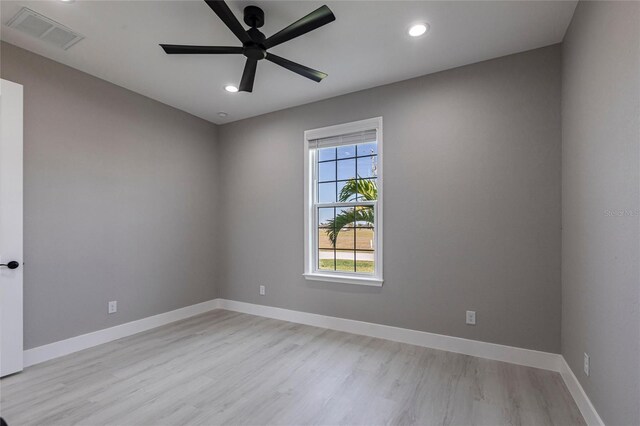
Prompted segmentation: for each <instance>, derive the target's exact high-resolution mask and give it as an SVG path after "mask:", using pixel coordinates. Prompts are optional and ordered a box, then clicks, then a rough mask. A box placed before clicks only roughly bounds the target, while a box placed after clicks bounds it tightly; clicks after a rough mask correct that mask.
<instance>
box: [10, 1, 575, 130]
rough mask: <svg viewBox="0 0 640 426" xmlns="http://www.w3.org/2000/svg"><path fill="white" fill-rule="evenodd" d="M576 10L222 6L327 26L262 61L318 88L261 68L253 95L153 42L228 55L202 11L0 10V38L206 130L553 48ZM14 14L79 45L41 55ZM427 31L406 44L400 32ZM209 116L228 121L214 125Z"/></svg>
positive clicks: (100, 4) (275, 22)
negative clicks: (275, 58)
mask: <svg viewBox="0 0 640 426" xmlns="http://www.w3.org/2000/svg"><path fill="white" fill-rule="evenodd" d="M576 3H577V2H576V1H497V2H494V1H471V2H466V1H444V2H427V1H417V2H410V1H327V2H319V1H231V2H229V5H230V7H231V9H232V10H233V11H234V13H235V14H236V17H238V19H239V20H240V21H241V22H242V9H243V8H244V7H245V6H247V5H249V4H256V5H258V6H260V7H261V8H262V9H263V10H264V12H265V18H266V19H265V20H266V23H265V25H264V27H262V28H261V31H262V32H263V33H265V35H267V37H268V36H269V35H271V34H273V33H275V32H276V31H278V30H280V29H281V28H283V27H285V26H287V25H289V24H290V23H292V22H294V21H295V20H297V19H299V18H301V17H302V16H304V15H306V14H307V13H309V12H311V11H313V10H314V9H316V8H318V7H320V6H321V5H322V4H327V5H328V6H329V7H330V8H331V10H332V11H333V12H334V14H335V15H336V21H334V22H332V23H330V24H328V25H326V26H324V27H322V28H320V29H318V30H315V31H313V32H311V33H308V34H306V35H304V36H301V37H299V38H297V39H294V40H291V41H289V42H287V43H285V44H282V45H279V46H276V47H274V48H273V49H272V50H271V52H272V53H275V54H277V55H280V56H283V57H285V58H287V59H290V60H292V61H295V62H299V63H302V64H304V65H307V66H309V67H312V68H315V69H318V70H320V71H324V72H326V73H328V74H329V77H327V78H326V79H325V80H323V81H322V82H321V83H315V82H313V81H311V80H307V79H305V78H303V77H300V76H298V75H297V74H294V73H291V72H290V71H287V70H285V69H284V68H280V67H278V66H276V65H275V64H272V63H270V62H267V61H261V62H260V63H259V64H258V73H257V77H256V81H255V85H254V91H253V93H235V94H231V93H227V92H225V91H224V89H223V87H224V85H225V84H228V83H234V84H238V83H239V80H240V76H241V75H242V69H243V66H244V56H242V55H206V56H205V55H202V56H200V55H184V56H183V55H172V56H169V55H166V54H165V53H164V52H163V51H162V49H161V48H160V47H159V46H158V43H170V44H198V45H220V46H225V45H227V46H240V42H239V41H238V40H237V39H236V38H235V37H234V35H233V34H232V33H231V31H229V30H228V29H227V28H226V27H225V26H224V25H223V24H222V22H221V21H220V19H218V17H217V16H216V15H215V14H214V13H213V11H212V10H211V9H209V7H208V6H207V5H206V4H205V3H204V2H203V1H199V0H198V1H82V0H77V1H76V2H74V3H63V2H61V1H59V0H47V1H42V0H40V1H7V0H2V1H1V2H0V16H1V19H2V24H3V25H2V33H1V37H2V40H5V41H7V42H9V43H12V44H15V45H17V46H20V47H22V48H25V49H28V50H30V51H33V52H35V53H37V54H40V55H43V56H46V57H48V58H51V59H53V60H55V61H58V62H61V63H63V64H66V65H69V66H71V67H74V68H77V69H79V70H82V71H85V72H87V73H89V74H92V75H94V76H97V77H99V78H102V79H104V80H107V81H110V82H112V83H115V84H117V85H119V86H122V87H126V88H127V89H130V90H133V91H134V92H138V93H141V94H143V95H145V96H148V97H150V98H153V99H156V100H158V101H160V102H163V103H166V104H168V105H172V106H174V107H176V108H179V109H181V110H184V111H187V112H189V113H191V114H193V115H196V116H198V117H202V118H204V119H206V120H209V121H212V122H214V123H225V122H230V121H234V120H239V119H242V118H246V117H251V116H255V115H259V114H264V113H267V112H271V111H276V110H279V109H283V108H287V107H291V106H295V105H301V104H304V103H308V102H312V101H316V100H320V99H325V98H329V97H332V96H336V95H340V94H344V93H349V92H353V91H357V90H361V89H366V88H370V87H374V86H379V85H382V84H387V83H391V82H395V81H400V80H405V79H408V78H411V77H416V76H419V75H423V74H429V73H432V72H436V71H441V70H445V69H448V68H453V67H457V66H461V65H465V64H470V63H474V62H478V61H482V60H486V59H491V58H495V57H499V56H503V55H507V54H511V53H516V52H521V51H525V50H529V49H534V48H537V47H542V46H547V45H550V44H553V43H558V42H560V41H561V40H562V38H563V36H564V33H565V31H566V29H567V26H568V24H569V22H570V20H571V16H572V14H573V11H574V9H575V6H576ZM23 6H26V7H28V8H30V9H32V10H35V11H36V12H39V13H41V14H43V15H45V16H47V17H49V18H51V19H53V20H55V21H58V22H59V23H61V24H63V25H66V26H67V27H69V28H71V29H72V30H74V31H77V32H79V33H81V34H83V35H84V36H86V39H84V40H82V41H81V42H79V43H78V44H76V45H75V46H73V47H71V48H70V49H69V50H67V51H64V50H61V49H58V48H56V47H52V46H50V45H48V44H46V42H43V41H41V40H38V39H34V38H31V37H29V36H27V35H25V34H23V33H21V32H19V31H17V30H15V29H12V28H8V27H7V26H6V25H5V24H6V23H7V21H8V20H9V19H11V17H13V15H14V14H15V13H16V12H18V10H20V8H21V7H23ZM419 21H426V22H429V23H430V24H431V30H430V32H429V33H428V35H426V36H423V37H419V38H416V39H414V38H411V37H409V36H408V35H407V29H408V27H409V25H410V24H411V23H414V22H419ZM219 111H225V112H227V113H228V114H229V116H228V117H227V118H224V119H223V118H220V117H218V112H219Z"/></svg>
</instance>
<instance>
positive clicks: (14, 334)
mask: <svg viewBox="0 0 640 426" xmlns="http://www.w3.org/2000/svg"><path fill="white" fill-rule="evenodd" d="M22 269H23V268H22V86H21V85H20V84H16V83H12V82H10V81H6V80H0V321H1V322H0V377H2V376H6V375H7V374H12V373H15V372H18V371H21V370H22Z"/></svg>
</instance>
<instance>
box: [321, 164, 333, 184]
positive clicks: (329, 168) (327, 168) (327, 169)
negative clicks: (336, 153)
mask: <svg viewBox="0 0 640 426" xmlns="http://www.w3.org/2000/svg"><path fill="white" fill-rule="evenodd" d="M330 180H336V162H335V161H329V162H327V163H319V164H318V181H320V182H324V181H330Z"/></svg>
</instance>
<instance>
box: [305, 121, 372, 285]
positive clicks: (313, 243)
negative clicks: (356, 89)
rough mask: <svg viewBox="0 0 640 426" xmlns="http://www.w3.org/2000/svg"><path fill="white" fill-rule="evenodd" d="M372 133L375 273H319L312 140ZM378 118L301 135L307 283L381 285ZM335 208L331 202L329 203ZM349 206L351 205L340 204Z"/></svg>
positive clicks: (324, 128)
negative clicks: (374, 148) (375, 196)
mask: <svg viewBox="0 0 640 426" xmlns="http://www.w3.org/2000/svg"><path fill="white" fill-rule="evenodd" d="M369 130H375V131H376V138H377V142H378V159H377V160H378V161H377V182H376V185H377V188H378V199H377V200H376V201H374V202H372V203H371V204H375V205H376V207H375V209H374V211H375V220H374V235H375V265H374V267H375V272H374V273H373V274H363V273H356V272H353V273H351V272H343V271H335V272H334V271H324V270H323V271H319V270H318V269H317V264H318V263H317V259H316V256H317V252H318V251H317V249H316V247H317V235H316V234H317V232H316V229H317V227H316V222H317V214H316V211H317V209H315V208H314V207H315V204H314V198H315V191H316V186H317V185H316V184H315V182H316V173H317V171H316V169H317V168H316V167H313V166H315V164H316V161H315V156H316V155H317V153H316V149H315V147H314V146H312V142H311V141H313V140H315V139H322V138H329V137H334V136H341V135H346V134H350V133H356V132H363V131H369ZM382 138H383V135H382V117H376V118H370V119H367V120H361V121H355V122H351V123H344V124H338V125H336V126H329V127H323V128H320V129H313V130H307V131H305V132H304V274H303V275H304V277H305V278H306V279H308V280H316V281H330V282H339V283H346V284H360V285H368V286H374V287H381V286H382V283H383V281H384V280H383V274H382V266H383V262H382V251H383V244H382V230H383V218H382V211H383V206H384V203H383V201H382V200H383V165H382V163H383V157H384V155H383V150H382ZM332 204H333V205H335V203H332ZM344 204H345V205H352V204H353V203H344Z"/></svg>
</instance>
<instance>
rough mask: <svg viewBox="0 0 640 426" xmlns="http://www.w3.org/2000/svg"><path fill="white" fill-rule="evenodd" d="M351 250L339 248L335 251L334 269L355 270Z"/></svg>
mask: <svg viewBox="0 0 640 426" xmlns="http://www.w3.org/2000/svg"><path fill="white" fill-rule="evenodd" d="M353 259H354V251H353V250H344V251H343V250H340V251H337V252H336V271H342V272H355V271H356V268H355V264H354V262H353Z"/></svg>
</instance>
